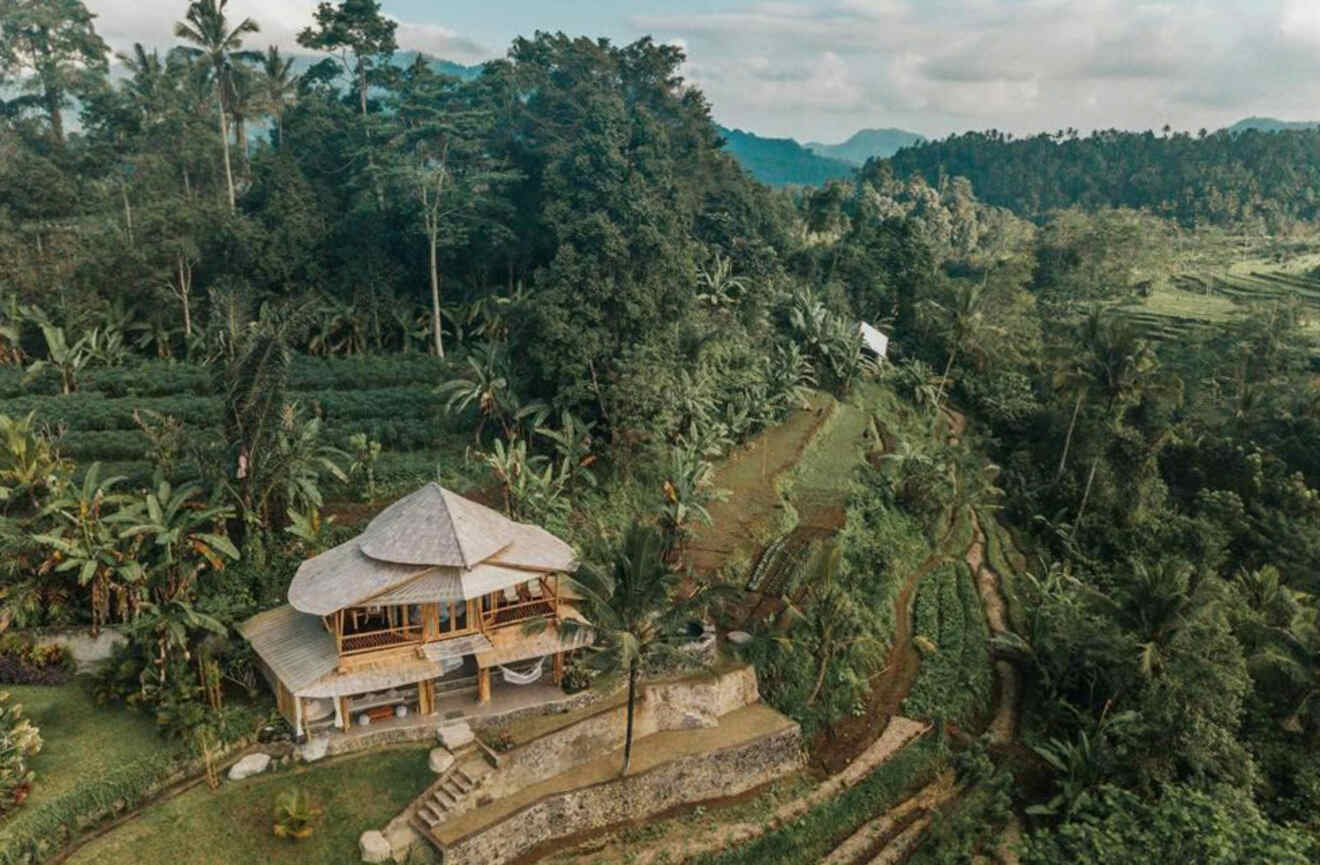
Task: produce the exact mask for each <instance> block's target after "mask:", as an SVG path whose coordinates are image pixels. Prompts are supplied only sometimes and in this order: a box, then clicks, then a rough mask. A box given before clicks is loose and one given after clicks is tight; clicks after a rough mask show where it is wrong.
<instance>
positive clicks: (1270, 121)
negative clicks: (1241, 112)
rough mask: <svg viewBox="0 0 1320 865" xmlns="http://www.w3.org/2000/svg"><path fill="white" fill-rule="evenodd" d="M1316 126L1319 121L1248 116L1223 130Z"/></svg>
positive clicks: (1289, 128)
mask: <svg viewBox="0 0 1320 865" xmlns="http://www.w3.org/2000/svg"><path fill="white" fill-rule="evenodd" d="M1316 128H1320V121H1315V120H1279V119H1277V118H1274V117H1248V118H1247V119H1246V120H1239V121H1238V122H1237V123H1234V124H1233V125H1232V126H1229V127H1227V128H1226V129H1225V130H1224V131H1225V132H1246V131H1247V130H1248V129H1254V130H1256V131H1257V132H1289V131H1297V130H1305V129H1316Z"/></svg>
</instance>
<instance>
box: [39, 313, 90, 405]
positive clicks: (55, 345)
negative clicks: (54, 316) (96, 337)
mask: <svg viewBox="0 0 1320 865" xmlns="http://www.w3.org/2000/svg"><path fill="white" fill-rule="evenodd" d="M40 327H41V333H42V336H44V337H45V338H46V357H45V358H44V359H42V360H35V361H33V362H32V363H31V365H29V366H28V368H27V375H26V376H24V381H30V380H31V379H33V378H35V377H36V376H37V375H39V374H40V373H41V371H42V370H44V369H48V368H51V367H53V368H55V369H57V370H59V373H60V384H61V386H62V388H63V391H64V393H65V394H71V393H73V392H74V391H76V390H77V389H78V374H79V373H80V372H81V371H82V369H83V367H85V366H87V361H88V360H90V359H91V356H92V355H91V351H90V350H89V344H88V337H87V336H83V337H81V338H80V339H78V340H77V341H75V342H72V343H70V342H69V340H68V338H67V337H66V336H65V334H64V328H62V327H57V326H56V325H53V324H50V323H48V322H43V323H42V324H41V325H40Z"/></svg>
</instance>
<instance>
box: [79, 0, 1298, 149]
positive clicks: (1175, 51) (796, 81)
mask: <svg viewBox="0 0 1320 865" xmlns="http://www.w3.org/2000/svg"><path fill="white" fill-rule="evenodd" d="M86 2H87V5H88V7H89V8H90V9H91V10H92V11H93V12H94V13H96V14H97V15H98V16H99V18H98V21H97V28H98V30H99V31H100V33H101V34H102V36H103V37H105V39H106V41H108V42H109V43H110V45H111V47H112V48H114V49H115V50H125V49H127V48H129V47H130V46H131V45H132V43H133V42H134V41H141V42H144V43H145V44H148V45H159V46H168V45H171V44H173V39H172V37H171V36H170V31H171V28H172V22H173V21H175V20H177V19H179V18H180V17H182V12H183V10H184V8H185V6H186V3H185V0H86ZM382 5H383V8H384V11H385V13H386V14H388V15H390V16H392V17H394V18H395V19H397V20H398V21H399V29H398V41H399V44H400V47H401V48H404V49H418V50H422V51H426V52H428V53H430V54H434V55H436V56H439V57H443V58H445V59H449V60H454V61H457V62H461V63H476V62H480V61H482V60H488V59H491V58H494V57H499V56H502V55H503V54H504V53H505V51H506V50H507V48H508V45H509V42H510V41H511V40H512V39H513V38H514V37H515V36H519V35H530V34H531V33H533V32H534V31H536V30H562V31H564V32H566V33H569V34H572V35H579V34H585V35H589V36H605V37H608V38H610V39H612V40H614V41H616V42H630V41H632V40H634V39H637V38H639V37H642V36H646V35H650V36H652V37H654V38H655V39H656V40H657V41H661V42H671V43H675V44H678V45H680V46H682V47H683V48H684V50H685V51H686V53H687V58H688V59H687V62H686V64H685V67H684V70H683V74H684V76H685V78H686V79H687V80H688V82H689V83H691V84H694V85H695V86H698V87H700V88H701V90H702V91H703V92H704V93H705V94H706V96H707V98H708V99H709V100H710V102H711V104H712V106H713V110H714V114H715V118H716V120H717V121H719V122H720V123H722V124H724V125H726V126H730V127H736V128H740V129H746V130H750V131H753V132H756V133H758V134H761V135H770V136H776V137H793V138H797V139H799V140H801V141H806V140H818V141H824V142H827V143H830V142H834V141H841V140H843V139H844V138H847V137H848V136H849V135H851V134H852V133H853V132H855V131H856V130H858V129H862V128H868V127H890V126H894V127H900V128H904V129H910V130H912V131H915V132H920V133H922V134H924V135H927V136H932V137H933V136H943V135H946V134H949V133H952V132H960V131H964V130H968V129H991V128H993V129H1000V130H1004V131H1010V132H1013V133H1015V134H1019V135H1020V134H1026V133H1032V132H1039V131H1054V130H1057V129H1065V128H1068V127H1073V128H1076V129H1080V130H1082V131H1084V132H1085V131H1090V130H1092V129H1108V128H1111V127H1116V128H1121V129H1158V128H1160V127H1162V126H1164V125H1165V124H1168V125H1171V126H1172V127H1174V128H1175V129H1187V130H1197V129H1200V128H1202V127H1204V128H1207V129H1216V128H1219V127H1221V126H1225V125H1228V124H1230V123H1233V122H1234V121H1237V120H1240V119H1242V118H1243V117H1247V116H1249V115H1262V116H1273V117H1279V118H1282V119H1289V120H1317V119H1320V0H1169V2H1144V0H820V2H765V0H704V2H703V0H668V2H665V3H657V2H646V0H613V2H611V0H596V2H589V0H481V2H476V3H473V2H466V3H438V2H435V0H383V2H382ZM314 8H315V2H309V0H230V3H229V6H228V9H227V12H228V14H230V15H231V16H232V17H233V18H234V19H235V20H238V18H240V17H241V16H243V15H249V16H251V17H253V18H254V19H256V20H257V22H258V23H259V24H260V25H261V27H262V33H260V34H258V35H257V36H256V37H253V39H252V43H251V44H253V45H254V46H255V47H262V46H264V45H266V44H271V43H274V44H280V45H283V46H292V45H293V44H294V35H295V34H296V33H297V31H298V30H299V29H301V28H302V27H303V26H305V25H306V24H308V23H310V20H311V13H312V10H313V9H314Z"/></svg>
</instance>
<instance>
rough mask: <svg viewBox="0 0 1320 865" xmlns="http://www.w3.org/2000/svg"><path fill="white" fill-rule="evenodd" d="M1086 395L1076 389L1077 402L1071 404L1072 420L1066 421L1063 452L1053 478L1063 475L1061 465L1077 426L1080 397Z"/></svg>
mask: <svg viewBox="0 0 1320 865" xmlns="http://www.w3.org/2000/svg"><path fill="white" fill-rule="evenodd" d="M1085 396H1086V391H1084V390H1079V391H1077V404H1076V405H1074V406H1073V413H1072V420H1070V421H1068V435H1066V436H1064V438H1063V454H1062V455H1061V456H1060V457H1059V468H1058V470H1057V471H1056V472H1055V473H1054V479H1055V480H1056V481H1057V480H1058V479H1059V478H1061V477H1063V467H1064V465H1065V464H1067V462H1068V449H1069V448H1070V447H1072V438H1073V430H1074V429H1076V428H1077V415H1078V413H1080V412H1081V410H1082V398H1083V397H1085Z"/></svg>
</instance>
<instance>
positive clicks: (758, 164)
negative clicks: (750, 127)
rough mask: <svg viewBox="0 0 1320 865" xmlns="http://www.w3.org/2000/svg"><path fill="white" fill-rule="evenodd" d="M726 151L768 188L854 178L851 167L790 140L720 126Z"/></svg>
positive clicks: (816, 184) (813, 184)
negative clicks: (764, 136) (768, 186)
mask: <svg viewBox="0 0 1320 865" xmlns="http://www.w3.org/2000/svg"><path fill="white" fill-rule="evenodd" d="M719 131H720V134H721V135H723V136H724V141H725V149H726V150H728V152H729V153H731V154H733V157H734V158H735V159H737V160H738V162H740V163H741V164H742V166H743V168H745V169H747V173H749V174H751V175H752V176H753V177H755V178H756V179H757V180H759V181H761V182H762V183H767V184H769V185H771V186H819V185H821V184H822V183H826V182H828V181H830V180H839V179H842V178H846V177H851V176H852V175H853V171H854V167H853V166H852V165H850V164H848V163H847V162H843V161H841V160H838V159H828V158H826V157H824V156H818V155H816V154H815V153H812V152H811V151H810V150H807V149H806V148H805V147H803V146H802V145H801V144H798V143H797V142H796V141H794V140H793V139H791V138H762V137H761V136H759V135H756V134H755V133H752V132H744V131H743V130H741V129H726V128H725V127H723V126H721V127H719Z"/></svg>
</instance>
